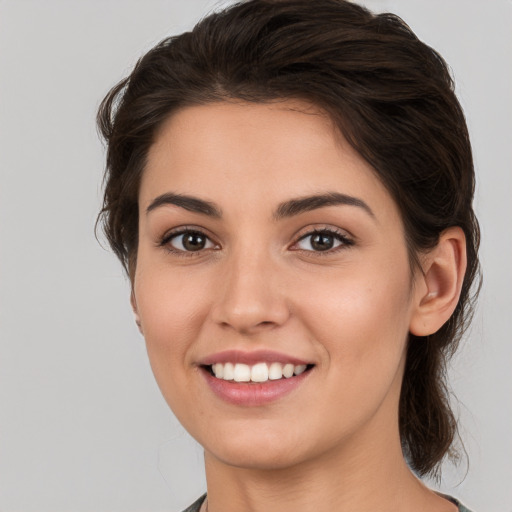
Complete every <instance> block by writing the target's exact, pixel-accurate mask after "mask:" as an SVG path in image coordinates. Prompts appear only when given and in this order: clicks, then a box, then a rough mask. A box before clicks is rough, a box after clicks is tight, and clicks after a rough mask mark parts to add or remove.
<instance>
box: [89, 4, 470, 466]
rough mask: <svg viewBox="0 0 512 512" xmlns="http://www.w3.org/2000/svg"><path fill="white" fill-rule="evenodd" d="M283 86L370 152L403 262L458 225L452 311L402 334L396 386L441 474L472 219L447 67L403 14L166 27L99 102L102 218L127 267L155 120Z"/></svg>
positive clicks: (319, 13)
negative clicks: (395, 212) (458, 283)
mask: <svg viewBox="0 0 512 512" xmlns="http://www.w3.org/2000/svg"><path fill="white" fill-rule="evenodd" d="M292 98H294V99H301V100H306V101H308V102H310V103H312V104H314V105H316V106H318V107H320V108H321V109H323V110H324V111H326V112H327V113H328V115H329V116H330V117H331V118H332V120H333V121H334V122H335V124H336V125H337V127H338V129H339V130H340V132H341V133H342V134H343V135H344V137H345V138H346V139H347V140H348V141H349V143H350V144H351V145H352V146H353V147H354V148H355V149H356V150H357V151H358V152H359V154H360V155H361V156H362V157H363V158H365V159H366V160H367V161H368V162H369V163H370V164H371V165H372V166H373V168H374V169H375V173H376V175H377V176H378V177H379V179H380V180H381V181H382V183H384V185H385V186H386V187H387V189H388V190H389V192H390V194H391V195H392V197H393V198H394V200H395V201H396V203H397V205H398V206H399V208H400V211H401V214H402V218H403V221H404V225H405V231H406V238H407V243H408V248H409V254H410V259H411V263H412V265H417V259H416V258H417V255H418V254H419V252H421V251H425V250H428V249H429V248H432V247H434V246H435V245H436V244H437V242H438V240H439V235H440V234H441V232H442V231H443V230H445V229H446V228H449V227H451V226H460V227H461V228H462V229H463V230H464V233H465V235H466V243H467V260H468V267H467V272H466V275H465V278H464V283H463V286H462V293H461V296H460V299H459V302H458V304H457V307H456V309H455V312H454V314H453V315H452V317H451V318H450V320H449V321H448V322H447V323H446V324H445V325H443V327H442V328H441V329H440V330H439V331H438V332H436V333H435V334H432V335H431V336H428V337H426V338H419V337H416V336H413V335H411V336H410V339H409V343H408V348H407V350H408V352H407V363H406V369H405V375H404V379H403V384H402V392H401V397H400V407H399V425H400V436H401V441H402V447H403V452H404V455H405V457H406V459H407V461H408V463H409V465H410V467H411V468H412V469H413V470H414V471H415V472H416V473H417V474H419V475H421V476H423V475H427V474H430V475H432V476H439V467H440V462H441V461H442V459H443V458H444V457H445V455H447V454H448V455H449V456H450V458H452V459H453V460H455V459H456V458H457V457H458V455H459V452H458V451H457V450H456V449H455V448H454V441H455V440H456V437H457V422H456V419H455V417H454V414H453V412H452V410H451V408H450V404H449V397H448V391H447V386H446V364H447V362H448V360H449V358H450V357H451V356H452V355H453V353H454V352H455V350H456V347H457V344H458V341H459V339H460V336H461V334H462V333H463V331H464V329H465V327H466V326H467V324H468V322H469V320H470V316H471V312H472V309H473V301H474V300H475V298H476V295H477V292H478V286H476V287H474V288H472V283H473V281H475V277H478V275H479V272H478V268H479V267H478V256H477V250H478V245H479V228H478V223H477V220H476V218H475V215H474V212H473V208H472V200H473V192H474V171H473V161H472V154H471V146H470V142H469V137H468V131H467V127H466V123H465V119H464V114H463V112H462V109H461V107H460V104H459V102H458V101H457V98H456V97H455V94H454V84H453V81H452V78H451V76H450V72H449V70H448V67H447V65H446V63H445V62H444V61H443V59H442V58H441V57H440V55H439V54H438V53H436V52H435V51H434V50H432V49H431V48H430V47H428V46H427V45H425V44H424V43H422V42H421V41H420V40H419V39H418V38H417V37H416V36H415V34H414V33H413V32H412V31H411V30H410V28H409V27H408V26H407V25H406V24H405V23H404V22H403V21H402V20H401V19H400V18H399V17H397V16H395V15H393V14H379V15H374V14H372V13H371V12H369V11H368V10H366V9H365V8H363V7H361V6H358V5H356V4H354V3H351V2H348V1H346V0H315V1H314V2H313V1H311V0H249V1H245V2H240V3H237V4H234V5H232V6H230V7H228V8H226V9H225V10H223V11H221V12H216V13H213V14H211V15H209V16H208V17H206V18H205V19H203V20H202V21H200V22H199V23H198V24H197V25H196V26H195V28H194V29H193V30H192V31H191V32H186V33H184V34H181V35H179V36H176V37H169V38H167V39H165V40H163V41H162V42H161V43H159V44H158V45H157V46H156V47H154V48H153V49H152V50H151V51H149V52H148V53H147V54H146V55H145V56H144V57H143V58H142V59H140V60H139V62H138V63H137V65H136V66H135V69H134V70H133V72H132V73H131V74H130V76H128V77H127V78H125V79H124V80H122V81H121V82H120V83H119V84H118V85H116V86H115V87H114V88H113V89H112V90H111V91H110V92H109V93H108V95H107V96H106V98H105V99H104V100H103V102H102V104H101V107H100V110H99V113H98V125H99V128H100V130H101V133H102V135H103V137H104V139H105V141H106V143H107V148H108V149H107V166H106V173H105V195H104V204H103V209H102V211H101V212H100V216H99V217H98V220H99V221H100V222H102V225H103V228H104V232H105V234H106V237H107V239H108V241H109V243H110V245H111V247H112V248H113V250H114V252H115V253H116V254H117V256H118V257H119V259H120V260H121V262H122V263H123V265H124V267H125V269H126V271H127V272H128V274H129V276H130V277H131V278H132V280H133V276H134V269H135V266H136V255H137V243H138V204H137V200H138V190H139V183H140V178H141V174H142V172H143V171H144V166H145V162H146V156H147V153H148V149H149V147H150V146H151V144H152V143H153V140H154V137H155V133H156V131H157V130H158V128H159V127H160V126H161V124H162V122H163V121H164V120H165V119H166V118H168V116H169V115H170V114H171V113H172V112H174V111H176V109H178V108H181V107H183V106H187V105H196V104H205V103H209V102H216V101H223V100H226V99H241V100H245V101H250V102H266V101H271V100H277V99H292ZM477 282H478V279H477ZM472 290H473V292H472Z"/></svg>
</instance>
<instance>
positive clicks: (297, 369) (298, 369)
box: [293, 364, 306, 375]
mask: <svg viewBox="0 0 512 512" xmlns="http://www.w3.org/2000/svg"><path fill="white" fill-rule="evenodd" d="M305 371H306V365H305V364H299V365H298V366H296V367H295V368H294V369H293V373H294V374H295V375H300V374H301V373H304V372H305Z"/></svg>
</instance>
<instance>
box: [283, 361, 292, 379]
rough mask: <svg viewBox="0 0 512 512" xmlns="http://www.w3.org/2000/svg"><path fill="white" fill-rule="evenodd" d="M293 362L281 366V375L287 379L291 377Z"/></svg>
mask: <svg viewBox="0 0 512 512" xmlns="http://www.w3.org/2000/svg"><path fill="white" fill-rule="evenodd" d="M293 370H294V367H293V364H291V363H288V364H285V365H284V366H283V376H284V377H286V378H287V379H289V378H290V377H293Z"/></svg>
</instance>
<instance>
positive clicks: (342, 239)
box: [158, 227, 354, 258]
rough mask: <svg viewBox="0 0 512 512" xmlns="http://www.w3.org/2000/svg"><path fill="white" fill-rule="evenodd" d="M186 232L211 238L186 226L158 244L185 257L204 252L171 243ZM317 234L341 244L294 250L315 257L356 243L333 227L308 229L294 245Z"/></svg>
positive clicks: (328, 254) (168, 234)
mask: <svg viewBox="0 0 512 512" xmlns="http://www.w3.org/2000/svg"><path fill="white" fill-rule="evenodd" d="M185 234H192V235H200V236H203V237H205V238H207V239H208V240H210V238H209V237H208V236H207V235H206V234H205V233H204V232H203V231H200V230H198V229H196V228H188V227H184V228H181V229H179V230H177V231H171V232H170V233H166V234H165V235H164V236H163V237H162V239H161V240H160V241H159V243H158V246H159V247H165V249H166V251H168V252H170V253H172V254H173V255H175V256H178V257H185V258H190V257H194V256H196V255H199V254H201V253H202V252H204V250H203V249H202V250H198V251H182V250H181V249H175V248H173V247H172V246H171V245H170V242H171V240H173V239H174V238H176V237H178V236H181V235H185ZM316 234H324V235H325V234H327V235H330V236H332V237H334V238H335V239H336V240H338V241H339V242H341V244H340V245H339V246H338V247H334V248H332V249H328V250H326V251H309V250H306V249H294V250H296V251H302V252H307V253H309V254H310V255H314V256H315V257H316V256H319V257H325V256H330V255H332V254H335V253H337V252H339V251H341V250H344V249H347V247H350V246H352V245H354V241H353V240H352V239H350V238H349V237H347V235H346V234H345V233H343V232H341V231H338V230H336V229H333V228H315V229H313V230H311V231H308V232H307V233H305V234H303V235H301V236H300V237H299V238H298V239H297V240H296V242H294V245H296V244H297V243H299V242H300V241H302V240H304V239H306V238H308V237H312V236H314V235H316ZM210 241H211V240H210Z"/></svg>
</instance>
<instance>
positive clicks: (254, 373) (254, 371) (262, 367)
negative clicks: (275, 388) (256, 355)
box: [251, 363, 268, 382]
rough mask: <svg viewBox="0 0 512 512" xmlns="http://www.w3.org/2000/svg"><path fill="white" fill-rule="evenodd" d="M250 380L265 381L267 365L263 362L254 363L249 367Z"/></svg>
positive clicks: (266, 378)
mask: <svg viewBox="0 0 512 512" xmlns="http://www.w3.org/2000/svg"><path fill="white" fill-rule="evenodd" d="M251 380H252V381H253V382H266V381H267V380H268V366H267V365H266V364H265V363H258V364H255V365H254V366H253V367H252V368H251Z"/></svg>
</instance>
